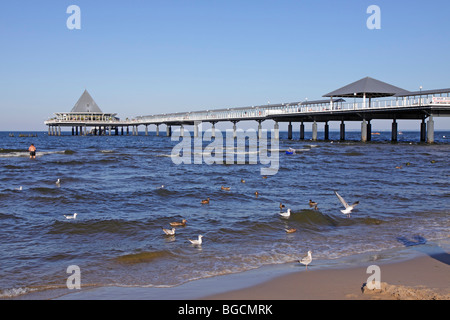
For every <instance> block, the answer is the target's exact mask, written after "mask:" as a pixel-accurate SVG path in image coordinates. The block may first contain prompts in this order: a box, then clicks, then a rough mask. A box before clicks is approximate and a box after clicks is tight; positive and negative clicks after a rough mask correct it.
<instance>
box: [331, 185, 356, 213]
mask: <svg viewBox="0 0 450 320" xmlns="http://www.w3.org/2000/svg"><path fill="white" fill-rule="evenodd" d="M334 193H335V194H336V196H337V197H338V199H339V201H340V202H341V203H342V204H343V205H344V207H345V210H341V212H342V213H343V214H346V215H347V216H348V217H350V212H352V210H353V209H354V208H355V206H356V205H357V204H358V203H359V201H356V202H354V203H353V204H352V205H351V206H349V205H348V203H347V202H345V200H344V198H342V197H341V196H340V194H339V193H337V192H336V191H335V192H334Z"/></svg>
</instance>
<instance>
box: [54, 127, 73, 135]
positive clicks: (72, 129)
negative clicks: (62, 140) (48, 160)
mask: <svg viewBox="0 0 450 320" xmlns="http://www.w3.org/2000/svg"><path fill="white" fill-rule="evenodd" d="M72 132H73V128H72ZM48 135H49V136H51V134H50V126H48Z"/></svg>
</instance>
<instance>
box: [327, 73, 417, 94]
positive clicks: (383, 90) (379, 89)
mask: <svg viewBox="0 0 450 320" xmlns="http://www.w3.org/2000/svg"><path fill="white" fill-rule="evenodd" d="M408 92H409V91H407V90H404V89H402V88H399V87H396V86H393V85H390V84H389V83H386V82H383V81H379V80H376V79H373V78H370V77H366V78H362V79H361V80H358V81H355V82H353V83H350V84H348V85H346V86H344V87H342V88H340V89H337V90H335V91H332V92H330V93H327V94H326V95H324V97H355V98H362V97H363V96H364V94H365V96H366V97H367V98H377V97H389V96H393V95H396V94H407V93H408Z"/></svg>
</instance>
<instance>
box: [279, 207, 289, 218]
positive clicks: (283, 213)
mask: <svg viewBox="0 0 450 320" xmlns="http://www.w3.org/2000/svg"><path fill="white" fill-rule="evenodd" d="M290 215H291V209H287V211H286V212H280V216H282V217H285V218H289V216H290Z"/></svg>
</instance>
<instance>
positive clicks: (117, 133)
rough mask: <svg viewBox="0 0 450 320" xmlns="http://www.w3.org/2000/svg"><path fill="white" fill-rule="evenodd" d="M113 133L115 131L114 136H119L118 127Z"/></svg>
mask: <svg viewBox="0 0 450 320" xmlns="http://www.w3.org/2000/svg"><path fill="white" fill-rule="evenodd" d="M115 131H116V136H118V135H119V127H116V128H115Z"/></svg>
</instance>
